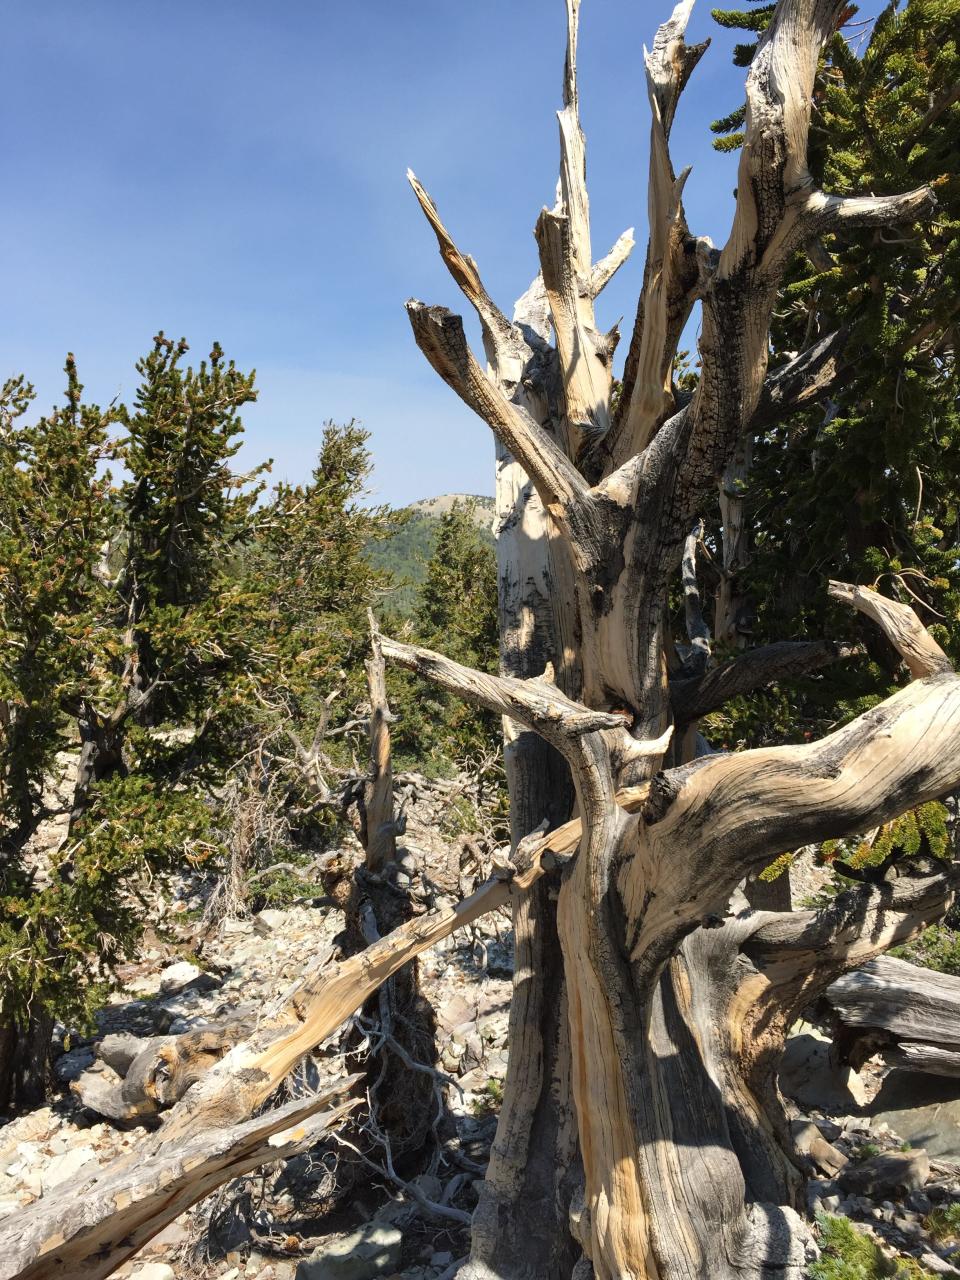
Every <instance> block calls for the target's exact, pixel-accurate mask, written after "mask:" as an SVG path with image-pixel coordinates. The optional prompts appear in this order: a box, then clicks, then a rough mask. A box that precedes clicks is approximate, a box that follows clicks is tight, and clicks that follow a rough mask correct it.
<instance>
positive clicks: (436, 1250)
mask: <svg viewBox="0 0 960 1280" xmlns="http://www.w3.org/2000/svg"><path fill="white" fill-rule="evenodd" d="M413 836H414V839H413V840H411V841H410V844H411V845H412V847H413V851H414V854H415V855H416V854H420V855H422V856H423V860H426V855H425V854H424V851H423V849H422V847H420V846H422V844H424V843H427V842H428V841H429V838H430V834H429V831H428V830H427V829H421V830H417V827H416V824H414V831H413ZM414 840H416V842H417V843H416V844H415V843H414ZM346 855H347V856H351V851H349V850H348V851H346ZM431 860H432V861H435V860H434V859H431ZM414 861H416V858H415V859H414ZM465 862H467V863H469V862H470V857H469V855H468V856H467V858H466V859H465ZM472 870H473V872H474V874H473V875H468V876H467V877H466V880H467V882H466V883H463V884H462V885H458V886H456V887H454V886H452V885H450V883H449V880H448V881H447V884H446V887H447V888H448V889H449V890H451V892H456V893H457V894H458V895H459V892H460V891H462V890H467V891H469V890H470V888H471V887H472V884H471V881H472V880H473V879H475V878H476V872H477V871H478V870H479V869H478V868H473V869H472ZM458 874H459V868H456V869H455V877H454V878H455V879H456V875H458ZM431 895H432V898H433V899H434V900H436V899H437V898H439V899H440V900H441V901H442V900H443V897H444V893H443V886H438V885H436V884H435V883H432V884H431ZM205 896H206V886H204V885H203V884H202V882H201V881H199V880H196V881H190V880H186V879H185V880H184V881H182V882H181V883H180V884H179V885H178V886H177V887H176V889H175V892H174V895H173V897H172V899H170V900H167V899H158V904H157V905H158V911H159V912H160V913H161V915H162V919H158V922H157V925H156V927H155V928H154V929H152V930H151V932H150V934H149V935H148V938H147V939H146V941H145V945H144V947H143V950H142V954H141V956H140V958H139V959H138V961H137V963H135V964H130V965H127V966H125V967H124V968H122V969H121V970H120V974H119V978H120V984H121V985H120V987H119V989H118V990H117V991H116V992H114V993H113V995H112V996H111V997H110V999H109V1001H108V1003H107V1004H106V1005H105V1006H104V1007H103V1008H102V1009H101V1010H100V1011H99V1012H98V1014H97V1015H96V1023H97V1025H96V1030H95V1032H94V1034H93V1035H89V1036H85V1037H84V1036H80V1035H78V1034H77V1033H76V1032H75V1031H74V1032H70V1031H69V1030H68V1029H67V1028H58V1045H59V1047H60V1050H61V1051H60V1053H59V1056H58V1057H57V1058H56V1061H55V1066H54V1071H55V1075H56V1077H57V1080H58V1083H59V1085H60V1087H61V1089H62V1093H60V1095H59V1096H58V1097H57V1098H56V1099H55V1100H54V1101H53V1102H52V1103H51V1105H49V1106H46V1107H44V1108H42V1109H40V1110H37V1111H34V1112H32V1113H30V1114H28V1115H24V1116H20V1117H19V1118H17V1119H15V1120H12V1121H11V1122H9V1123H7V1124H5V1125H0V1217H2V1216H6V1215H8V1214H11V1213H16V1212H17V1210H18V1209H19V1208H21V1206H25V1205H29V1204H32V1203H33V1202H34V1201H35V1200H37V1199H38V1198H39V1197H41V1196H43V1195H44V1194H46V1193H47V1192H48V1191H49V1190H50V1189H51V1188H53V1187H56V1186H58V1185H60V1184H61V1183H64V1182H66V1181H68V1180H69V1179H70V1178H71V1177H73V1176H74V1175H75V1174H77V1173H78V1172H79V1171H81V1170H83V1171H84V1172H85V1173H86V1172H89V1171H90V1169H91V1168H92V1167H93V1166H94V1164H95V1163H97V1164H100V1165H107V1164H109V1163H110V1162H111V1161H112V1160H114V1159H116V1158H118V1157H120V1156H123V1155H125V1154H126V1153H127V1152H129V1151H130V1150H131V1149H133V1148H135V1147H136V1145H137V1143H138V1142H139V1141H140V1140H141V1138H142V1136H143V1130H142V1129H141V1128H129V1129H123V1128H117V1127H114V1126H113V1125H112V1124H110V1123H107V1122H105V1121H104V1120H103V1119H102V1118H101V1117H98V1116H97V1115H95V1114H93V1113H92V1112H91V1111H89V1110H88V1109H85V1108H84V1107H83V1106H82V1105H81V1103H80V1101H79V1099H78V1096H77V1093H76V1084H77V1081H78V1080H79V1078H80V1076H81V1075H83V1074H84V1073H87V1074H86V1075H85V1080H86V1081H88V1082H89V1079H90V1074H89V1073H90V1071H91V1070H93V1071H94V1072H100V1073H103V1074H104V1076H105V1077H106V1076H110V1077H113V1073H112V1070H111V1067H110V1066H109V1064H108V1063H107V1062H104V1061H102V1060H101V1059H100V1058H99V1056H97V1055H95V1053H94V1047H93V1046H94V1044H95V1043H96V1042H98V1041H101V1040H103V1038H104V1037H106V1036H108V1035H111V1036H116V1035H123V1036H129V1035H133V1036H136V1037H139V1038H143V1037H149V1036H156V1035H169V1034H174V1035H176V1034H180V1033H182V1032H184V1031H188V1030H192V1029H195V1028H199V1027H202V1026H204V1025H208V1024H212V1023H217V1022H221V1021H223V1020H224V1018H225V1017H226V1016H227V1015H232V1014H237V1013H243V1012H244V1010H247V1009H249V1010H254V1009H256V1008H258V1007H261V1006H262V1005H263V1004H264V1003H265V1002H267V1001H269V1000H273V999H274V998H275V997H276V996H277V994H278V993H279V992H282V991H283V990H285V989H286V988H288V987H290V986H291V985H292V984H293V983H294V982H295V981H296V980H297V979H298V978H299V977H300V976H301V975H302V973H303V972H304V970H305V968H306V967H307V966H308V965H310V964H312V963H315V961H316V959H317V956H318V954H320V953H321V952H323V951H324V950H329V951H330V952H333V951H334V949H335V947H336V939H337V935H338V934H339V933H340V932H341V930H342V929H343V927H344V917H343V913H342V912H341V911H340V910H339V909H337V908H336V907H335V906H332V905H330V903H329V900H327V899H324V900H323V902H322V905H315V904H313V903H311V902H309V901H307V902H301V903H298V904H297V905H293V906H288V907H284V908H283V909H265V910H261V911H260V912H258V913H257V914H255V915H253V916H252V917H249V918H239V919H228V920H226V921H224V922H222V923H221V924H220V925H219V926H217V927H216V928H215V929H213V930H210V931H208V932H206V933H205V934H204V930H203V926H202V925H201V924H200V923H199V922H198V921H197V917H198V916H199V915H200V914H201V909H202V906H203V902H204V898H205ZM319 901H320V900H317V902H318V903H319ZM198 953H199V954H198ZM420 974H421V981H422V986H423V989H424V991H425V993H426V995H427V997H428V999H429V1000H430V1002H431V1005H432V1007H433V1008H434V1010H435V1011H436V1015H437V1023H438V1032H437V1047H438V1051H439V1060H438V1063H437V1066H438V1068H440V1069H441V1070H442V1071H443V1072H444V1073H445V1074H446V1075H449V1076H450V1078H451V1079H452V1080H454V1081H456V1086H458V1087H453V1086H451V1087H448V1088H446V1090H445V1092H446V1100H447V1110H448V1113H449V1114H448V1116H447V1118H445V1120H444V1122H443V1123H442V1124H441V1125H439V1126H438V1132H437V1135H436V1142H435V1143H434V1144H433V1149H432V1150H431V1151H430V1152H428V1153H427V1157H426V1158H425V1160H424V1161H423V1162H421V1163H423V1165H424V1169H423V1171H422V1172H419V1173H417V1172H415V1171H411V1170H410V1169H406V1170H404V1175H405V1176H404V1180H405V1181H406V1182H407V1183H408V1185H407V1186H406V1187H401V1186H398V1185H397V1184H396V1183H394V1182H392V1181H391V1179H390V1178H389V1177H388V1176H387V1175H386V1173H385V1172H384V1173H382V1174H380V1175H379V1176H378V1175H377V1174H376V1173H373V1172H368V1173H366V1174H365V1176H364V1177H363V1178H362V1179H360V1180H356V1179H354V1181H355V1182H356V1185H355V1187H354V1189H353V1191H352V1192H351V1194H350V1196H349V1198H348V1202H347V1204H346V1205H345V1206H344V1205H341V1206H339V1207H338V1209H337V1210H336V1211H335V1212H334V1213H333V1214H328V1215H327V1217H326V1219H324V1218H318V1217H317V1216H316V1214H315V1213H313V1214H312V1213H311V1200H313V1201H314V1202H315V1201H316V1200H317V1199H318V1198H323V1197H325V1196H327V1195H328V1194H329V1191H330V1187H331V1185H332V1179H331V1169H333V1168H335V1166H336V1163H337V1153H336V1152H332V1151H330V1150H325V1151H323V1152H318V1153H317V1154H316V1155H315V1156H309V1157H308V1156H304V1157H298V1158H297V1159H296V1160H293V1161H289V1162H288V1163H287V1164H286V1165H285V1166H284V1167H282V1168H278V1169H273V1170H267V1171H265V1172H263V1173H259V1172H258V1173H257V1174H256V1175H252V1176H250V1177H248V1178H245V1179H242V1180H240V1181H238V1182H237V1183H234V1184H231V1185H230V1186H228V1187H226V1188H223V1189H222V1190H221V1191H220V1192H219V1193H218V1194H217V1195H215V1196H213V1197H211V1198H210V1199H209V1200H207V1201H205V1202H203V1203H202V1204H200V1205H197V1206H195V1207H194V1209H192V1210H191V1211H190V1212H189V1213H187V1214H184V1215H183V1216H182V1217H181V1218H180V1219H178V1220H177V1221H176V1222H174V1223H172V1224H171V1225H170V1226H169V1227H167V1228H166V1229H165V1230H164V1231H163V1232H162V1233H161V1234H160V1235H159V1236H158V1237H157V1238H155V1239H154V1240H153V1241H152V1242H151V1244H150V1245H149V1246H148V1247H147V1248H146V1249H144V1250H143V1251H142V1252H141V1254H140V1255H138V1257H137V1258H136V1259H135V1260H133V1261H131V1262H130V1263H128V1264H126V1265H125V1266H124V1267H122V1268H120V1270H118V1271H117V1272H116V1273H115V1274H116V1275H118V1276H133V1277H137V1278H138V1280H171V1278H172V1277H177V1278H178V1280H179V1278H180V1277H191V1278H192V1277H196V1280H201V1278H203V1280H206V1278H207V1277H222V1278H224V1280H239V1277H241V1276H242V1277H248V1278H250V1280H253V1278H254V1277H258V1278H259V1280H293V1277H294V1276H296V1277H297V1280H363V1278H364V1277H366V1276H395V1277H398V1278H399V1277H403V1280H435V1278H436V1277H440V1276H443V1275H444V1273H445V1272H447V1271H448V1270H449V1269H450V1268H451V1266H452V1265H453V1264H454V1263H455V1262H456V1261H457V1260H458V1259H459V1258H460V1257H461V1256H462V1255H463V1253H464V1251H465V1248H466V1234H465V1226H464V1219H465V1217H466V1215H467V1214H468V1213H469V1211H470V1209H471V1208H472V1206H473V1204H474V1203H475V1199H476V1196H475V1191H474V1190H473V1184H474V1182H475V1181H476V1179H477V1178H479V1177H480V1176H482V1169H483V1165H484V1163H485V1160H486V1155H487V1151H488V1149H489V1144H490V1141H491V1139H492V1136H493V1131H494V1127H495V1123H496V1110H497V1104H498V1099H499V1096H500V1088H499V1084H500V1081H502V1079H503V1075H504V1072H505V1070H506V1039H507V1018H508V1012H509V999H510V985H511V975H512V948H511V935H510V930H509V922H508V920H507V919H506V918H505V917H497V916H493V917H487V918H485V919H484V920H483V921H481V922H480V923H479V924H478V925H475V926H473V927H472V928H471V929H470V930H469V931H461V932H460V933H459V934H457V935H455V936H454V937H452V938H450V939H447V940H446V941H445V942H444V943H442V944H441V945H439V946H438V947H436V948H435V949H434V950H432V951H431V952H429V953H427V954H426V955H425V956H424V957H423V958H422V960H421V963H420ZM336 1051H337V1046H336V1045H335V1044H334V1045H333V1046H330V1045H328V1046H326V1047H325V1052H326V1054H327V1055H329V1054H331V1053H336ZM302 1074H303V1079H302V1080H301V1081H300V1082H299V1085H298V1084H297V1083H296V1082H295V1083H294V1086H293V1087H295V1088H296V1087H303V1086H304V1085H307V1086H308V1085H309V1079H308V1077H309V1072H306V1071H305V1072H304V1073H302ZM71 1085H73V1086H74V1088H73V1089H71ZM423 1201H426V1202H427V1204H428V1205H429V1204H436V1205H439V1206H440V1207H441V1208H443V1209H445V1208H449V1209H450V1211H451V1214H452V1215H453V1216H451V1217H450V1218H445V1217H437V1216H435V1215H432V1214H431V1213H430V1212H429V1210H425V1209H424V1207H423V1203H422V1202H423ZM334 1228H336V1230H334ZM312 1255H317V1256H316V1258H315V1259H314V1260H311V1259H312Z"/></svg>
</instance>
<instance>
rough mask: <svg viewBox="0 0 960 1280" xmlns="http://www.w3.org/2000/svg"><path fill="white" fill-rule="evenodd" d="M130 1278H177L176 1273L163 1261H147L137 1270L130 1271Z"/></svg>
mask: <svg viewBox="0 0 960 1280" xmlns="http://www.w3.org/2000/svg"><path fill="white" fill-rule="evenodd" d="M130 1280H177V1273H176V1272H175V1271H174V1269H173V1267H171V1266H168V1265H167V1263H165V1262H148V1263H147V1264H146V1265H145V1266H142V1267H141V1268H140V1270H139V1271H133V1272H131V1274H130Z"/></svg>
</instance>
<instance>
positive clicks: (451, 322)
mask: <svg viewBox="0 0 960 1280" xmlns="http://www.w3.org/2000/svg"><path fill="white" fill-rule="evenodd" d="M407 314H408V316H409V317H410V324H411V326H412V328H413V333H414V337H415V338H416V340H417V346H418V347H419V348H420V350H421V351H422V352H423V353H424V355H425V356H426V357H427V359H428V360H429V361H430V363H431V364H432V365H433V367H434V369H435V370H436V371H437V373H439V375H440V377H441V378H443V380H444V382H446V383H447V385H448V386H450V387H452V388H453V390H454V391H456V393H457V395H458V396H459V397H460V398H461V400H463V401H464V403H465V404H467V405H469V406H470V408H471V409H473V411H474V412H475V413H477V414H478V415H479V416H480V417H481V418H482V419H483V420H484V422H486V423H487V424H488V426H489V427H490V428H491V429H492V430H493V431H494V433H495V434H496V435H497V436H498V437H499V438H500V440H502V441H503V443H504V445H505V446H506V448H508V449H509V450H510V452H511V453H512V454H513V456H514V457H515V458H516V459H517V461H518V462H520V463H521V464H522V465H523V467H524V470H525V471H526V472H527V474H528V475H529V476H530V479H531V480H532V481H533V483H534V484H535V485H536V486H537V491H538V492H539V494H540V496H541V498H542V500H543V504H544V506H545V507H546V508H547V509H548V510H549V511H550V512H551V514H553V515H554V516H555V517H556V518H557V519H558V520H563V518H564V517H565V516H569V513H570V512H571V511H572V510H573V509H574V508H575V507H577V506H585V505H587V503H588V502H589V492H588V487H587V485H586V483H585V482H584V480H583V478H582V477H581V476H580V473H579V472H578V471H577V470H576V468H575V467H573V466H572V465H571V463H570V462H569V460H568V459H567V457H566V456H565V454H564V453H563V452H562V450H561V449H560V448H559V447H558V446H557V444H556V442H555V441H554V440H553V439H552V438H551V437H550V436H549V435H548V434H547V433H546V431H544V429H543V428H542V427H541V426H540V425H539V424H538V423H537V422H535V421H534V419H533V418H532V417H531V416H530V415H529V414H528V413H527V412H526V410H524V409H523V408H522V407H521V406H519V405H516V404H513V403H512V402H511V401H510V400H508V399H507V398H506V396H505V395H504V393H503V392H502V391H501V390H500V388H499V387H498V386H496V384H495V383H494V382H493V381H492V380H491V379H490V378H489V377H488V376H487V374H486V373H484V371H483V369H481V367H480V365H479V364H478V363H477V361H476V359H475V357H474V355H473V353H472V352H471V351H470V348H469V346H468V345H467V339H466V335H465V334H464V331H463V321H462V320H461V318H460V316H457V315H454V314H453V313H452V312H451V311H448V310H447V309H446V307H428V306H427V305H426V304H425V303H423V302H417V301H416V300H411V301H410V302H408V303H407Z"/></svg>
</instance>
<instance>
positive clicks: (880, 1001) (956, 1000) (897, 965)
mask: <svg viewBox="0 0 960 1280" xmlns="http://www.w3.org/2000/svg"><path fill="white" fill-rule="evenodd" d="M826 997H827V999H828V1000H829V1001H830V1004H831V1006H832V1007H833V1010H834V1013H835V1014H836V1016H837V1018H838V1019H839V1020H840V1022H841V1024H842V1027H843V1040H844V1043H845V1052H844V1057H843V1060H844V1061H845V1062H852V1065H854V1067H856V1066H857V1065H859V1061H862V1060H863V1057H866V1056H872V1054H873V1053H875V1052H876V1051H877V1050H879V1051H880V1052H881V1053H882V1054H883V1057H884V1060H885V1061H886V1062H888V1063H889V1064H890V1065H891V1066H898V1067H905V1068H906V1069H907V1070H913V1071H925V1072H929V1073H930V1074H932V1075H944V1076H953V1077H956V1076H958V1075H960V978H957V977H954V976H953V975H951V974H945V973H934V972H933V971H932V970H930V969H926V968H924V967H922V966H920V965H915V964H909V963H908V962H907V961H905V960H895V959H894V958H893V957H892V956H879V957H876V958H874V959H872V960H870V961H868V962H867V964H865V965H863V966H862V967H861V968H858V969H857V970H855V971H854V972H852V973H847V974H844V975H843V976H842V977H840V978H838V979H837V980H836V981H835V982H832V983H831V984H830V986H828V987H827V990H826ZM857 1060H859V1061H857Z"/></svg>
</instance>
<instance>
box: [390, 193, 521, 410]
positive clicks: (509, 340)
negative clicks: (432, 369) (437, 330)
mask: <svg viewBox="0 0 960 1280" xmlns="http://www.w3.org/2000/svg"><path fill="white" fill-rule="evenodd" d="M407 181H408V182H409V183H410V186H411V187H412V188H413V193H414V195H415V196H416V197H417V200H418V202H419V204H420V208H421V209H422V210H423V212H424V216H425V217H426V219H427V221H428V222H429V223H430V226H431V227H432V228H433V232H434V234H435V235H436V237H437V244H438V245H439V248H440V256H441V258H443V261H444V263H445V264H446V267H447V270H448V271H449V272H450V274H451V276H452V277H453V279H454V280H455V281H456V283H457V285H458V286H459V288H460V290H461V292H462V293H463V295H464V297H465V298H466V299H467V301H468V302H469V303H470V305H471V306H472V307H473V308H474V310H475V311H476V313H477V315H478V316H479V317H480V324H481V326H482V328H483V346H484V350H485V352H486V355H487V360H488V361H489V362H490V368H491V372H492V374H493V377H494V379H495V380H496V381H497V383H498V384H499V385H500V386H501V387H502V388H504V389H505V390H506V391H507V392H508V393H510V392H512V390H513V389H514V388H515V387H516V384H517V383H518V382H519V381H520V377H521V374H522V372H523V369H524V367H525V365H526V364H527V362H528V361H529V359H530V357H531V355H532V354H533V353H532V351H531V349H530V346H529V345H528V343H527V342H526V340H525V339H524V337H523V335H522V334H521V332H520V330H519V328H518V327H517V325H515V324H513V323H511V321H509V320H508V319H507V317H506V316H505V315H504V314H503V312H502V311H501V310H500V308H499V307H498V306H497V305H496V303H495V302H494V301H493V300H492V299H491V297H490V295H489V294H488V293H487V291H486V289H485V288H484V285H483V281H482V280H481V279H480V272H479V269H478V267H477V264H476V262H474V260H473V258H471V257H470V255H469V254H465V253H461V251H460V250H459V249H458V248H457V246H456V244H455V243H454V240H453V237H452V236H451V234H450V232H449V231H448V230H447V228H446V227H445V226H444V224H443V221H442V219H441V217H440V213H439V210H438V209H437V206H436V204H435V203H434V201H433V200H432V199H431V197H430V195H429V193H428V192H427V191H426V190H425V188H424V187H423V186H422V184H421V183H420V181H419V179H418V178H417V176H416V174H415V173H414V172H413V171H412V170H411V169H408V170H407Z"/></svg>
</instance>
